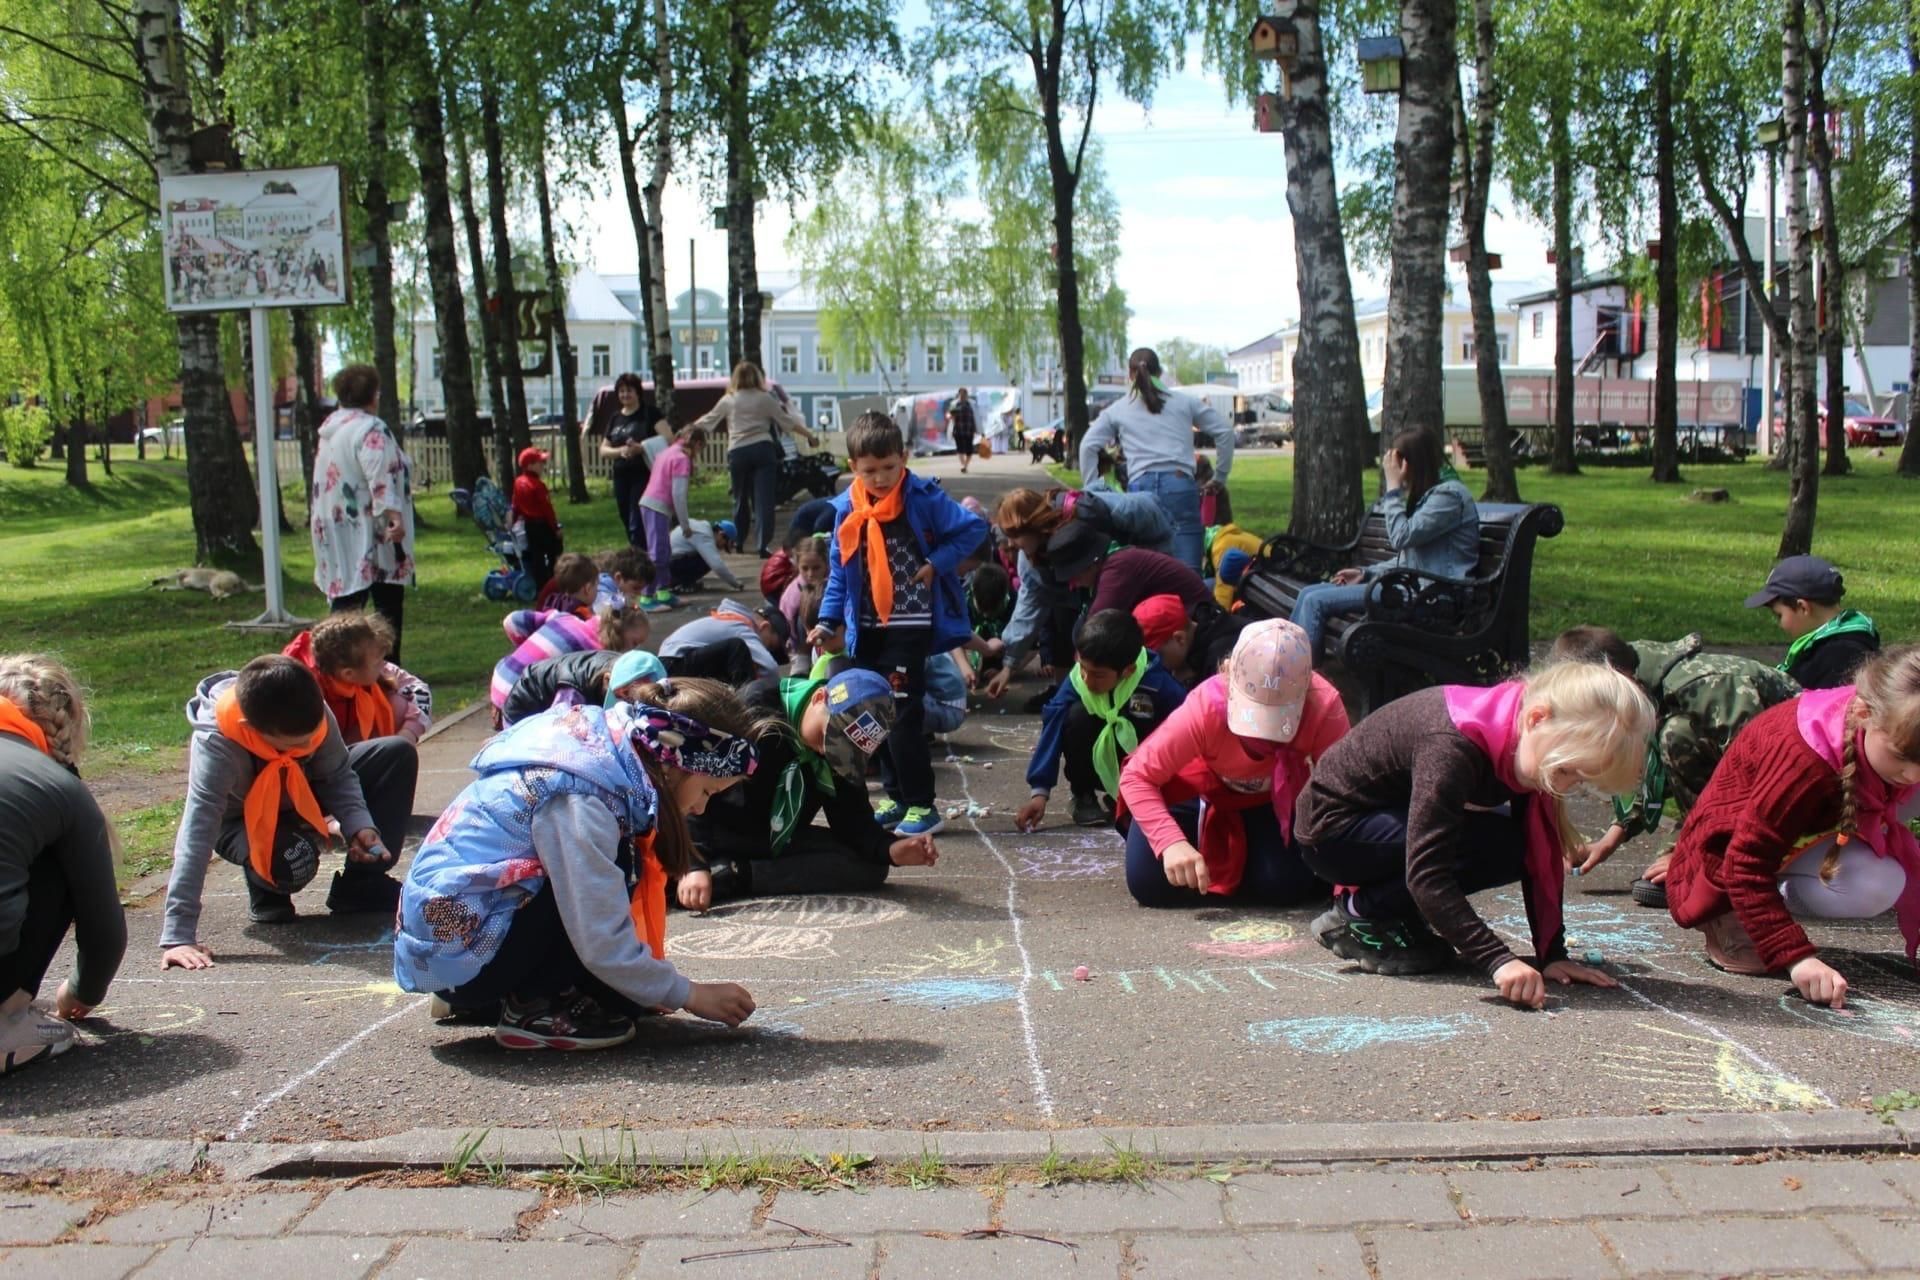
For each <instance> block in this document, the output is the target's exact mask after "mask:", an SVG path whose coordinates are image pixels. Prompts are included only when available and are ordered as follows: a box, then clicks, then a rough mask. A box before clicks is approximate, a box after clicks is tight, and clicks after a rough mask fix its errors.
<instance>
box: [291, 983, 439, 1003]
mask: <svg viewBox="0 0 1920 1280" xmlns="http://www.w3.org/2000/svg"><path fill="white" fill-rule="evenodd" d="M286 994H287V995H289V996H291V997H293V998H294V999H296V1000H299V1001H300V1003H302V1004H350V1003H357V1002H359V1001H371V1002H377V1003H378V1004H379V1005H380V1007H381V1008H383V1009H391V1008H393V1007H394V1006H395V1005H397V1004H399V1003H400V1002H401V1001H402V1000H411V999H413V998H414V996H413V993H412V992H408V991H402V990H401V989H400V987H399V984H398V983H396V982H394V981H393V979H391V978H386V979H381V980H376V981H371V982H343V983H338V984H336V985H334V986H327V987H310V988H308V989H306V990H304V991H289V992H287V993H286Z"/></svg>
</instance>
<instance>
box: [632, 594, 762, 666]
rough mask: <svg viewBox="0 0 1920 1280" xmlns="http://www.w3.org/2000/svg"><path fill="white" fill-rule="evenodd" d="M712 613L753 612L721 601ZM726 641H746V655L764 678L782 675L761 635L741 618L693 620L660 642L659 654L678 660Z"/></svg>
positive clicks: (678, 627)
mask: <svg viewBox="0 0 1920 1280" xmlns="http://www.w3.org/2000/svg"><path fill="white" fill-rule="evenodd" d="M713 612H714V613H733V614H739V615H740V617H751V616H752V615H753V610H751V609H749V608H747V607H746V606H744V605H741V604H737V603H735V602H734V601H732V600H722V601H721V602H720V603H719V604H717V605H715V606H714V609H713ZM723 640H744V641H746V642H747V652H748V653H750V654H752V655H753V665H754V668H755V670H757V671H758V672H759V673H760V674H761V675H763V676H771V675H778V674H779V673H780V664H779V663H778V662H777V661H775V660H774V656H773V655H772V654H771V653H769V652H768V651H767V646H766V645H765V644H764V643H762V642H761V639H760V633H759V632H758V631H755V630H754V629H753V628H752V627H751V626H749V625H748V624H747V623H744V622H741V621H740V620H739V619H738V618H716V617H714V616H712V614H709V615H708V616H706V617H704V618H691V619H689V620H688V621H686V622H683V623H681V624H680V625H679V626H677V627H675V628H674V629H673V634H671V635H669V636H668V637H667V638H666V639H665V640H662V641H661V642H660V650H659V652H660V656H661V657H663V658H678V657H681V656H682V655H685V654H689V653H692V652H693V651H694V650H695V649H699V648H702V647H703V646H705V645H710V644H719V643H720V642H721V641H723Z"/></svg>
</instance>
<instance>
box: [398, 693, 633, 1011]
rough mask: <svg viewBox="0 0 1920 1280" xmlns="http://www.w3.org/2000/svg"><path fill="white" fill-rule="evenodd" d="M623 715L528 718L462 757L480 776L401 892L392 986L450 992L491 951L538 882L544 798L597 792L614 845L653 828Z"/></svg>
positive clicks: (444, 817) (438, 828) (625, 711)
mask: <svg viewBox="0 0 1920 1280" xmlns="http://www.w3.org/2000/svg"><path fill="white" fill-rule="evenodd" d="M630 718H631V710H630V708H628V707H627V705H626V704H625V703H621V704H619V705H617V706H615V707H613V708H612V709H611V710H604V709H602V708H600V707H594V706H576V707H568V708H566V709H565V710H564V711H559V710H556V711H552V712H548V713H546V714H543V715H536V716H532V717H529V718H528V719H526V720H522V721H520V722H519V723H518V724H516V725H515V726H513V728H511V729H509V730H507V731H506V732H505V733H503V734H501V735H500V736H499V737H497V738H495V739H494V740H493V741H492V742H490V743H488V744H487V746H486V747H485V749H483V750H482V751H481V752H480V754H479V755H477V756H475V757H474V758H473V765H472V768H473V770H474V772H475V773H478V774H479V775H480V776H479V778H477V779H476V780H474V781H473V782H471V783H469V784H468V785H467V788H466V789H465V790H464V791H462V792H461V793H460V794H459V795H458V796H456V797H454V801H453V803H452V804H450V805H448V806H447V809H446V812H444V813H442V814H441V815H440V820H439V821H438V822H436V823H434V824H433V830H432V831H431V832H429V833H428V834H427V838H426V841H425V843H423V844H422V845H421V846H420V851H419V852H418V853H417V854H415V855H414V859H413V865H412V866H411V867H410V868H409V869H408V871H407V879H406V884H405V885H404V886H403V888H402V890H401V894H400V919H399V926H398V928H397V929H396V930H395V932H394V943H393V980H394V981H395V982H396V983H398V984H399V986H400V988H401V989H402V990H404V991H447V990H451V989H452V988H454V987H458V986H462V985H464V984H466V983H468V982H471V981H472V980H473V979H474V978H475V977H476V976H478V975H479V973H480V970H481V969H483V968H485V967H486V965H487V963H488V962H489V961H490V960H492V959H493V957H494V955H495V953H497V952H498V951H499V949H500V944H501V942H502V941H503V940H504V939H505V938H506V936H507V929H508V927H509V926H510V925H511V924H512V921H513V913H514V912H515V911H516V910H518V909H519V908H520V907H521V906H522V905H524V904H525V903H526V902H527V901H528V900H529V899H531V898H532V897H533V896H534V895H536V894H538V893H539V892H540V889H541V887H542V886H543V885H545V883H546V870H545V868H544V867H543V866H542V865H541V862H540V859H539V858H538V857H537V856H536V855H535V853H534V848H533V815H534V812H535V811H536V810H537V809H539V808H540V806H541V805H542V804H544V803H546V802H547V801H548V800H549V799H551V798H553V797H555V796H559V795H569V794H570V795H581V796H590V797H592V798H594V799H597V800H599V801H600V802H601V803H602V804H605V805H606V806H607V808H608V810H609V811H610V812H611V813H612V814H613V817H614V820H615V821H616V822H617V823H618V824H619V826H620V834H621V837H622V839H623V841H624V840H625V839H626V838H627V837H630V836H633V835H642V834H645V833H646V832H648V831H651V830H652V829H653V825H654V814H655V810H656V807H657V798H656V795H655V792H654V789H653V782H652V780H651V779H650V778H649V777H648V776H647V771H646V767H645V766H644V765H642V764H641V763H640V758H639V757H638V756H637V755H635V754H634V753H633V749H632V748H631V747H630V746H628V745H627V742H628V738H629V734H630V727H631V726H630ZM633 874H634V873H633V871H632V870H631V869H629V871H628V877H629V885H628V888H629V889H631V888H632V884H631V880H632V877H633Z"/></svg>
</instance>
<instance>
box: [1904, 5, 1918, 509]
mask: <svg viewBox="0 0 1920 1280" xmlns="http://www.w3.org/2000/svg"><path fill="white" fill-rule="evenodd" d="M1907 75H1908V76H1909V77H1911V78H1912V80H1913V81H1915V82H1920V0H1907ZM1908 103H1909V105H1908V109H1907V146H1908V148H1909V150H1908V156H1907V442H1906V444H1904V445H1902V446H1901V449H1900V474H1901V475H1903V476H1920V94H1916V95H1914V96H1913V97H1912V98H1910V99H1909V100H1908Z"/></svg>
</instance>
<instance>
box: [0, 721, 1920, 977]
mask: <svg viewBox="0 0 1920 1280" xmlns="http://www.w3.org/2000/svg"><path fill="white" fill-rule="evenodd" d="M1853 696H1854V695H1853V686H1852V685H1841V686H1840V687H1839V688H1837V689H1809V690H1807V692H1805V693H1803V694H1801V695H1800V704H1799V710H1798V714H1797V716H1796V721H1797V723H1798V724H1799V726H1800V737H1801V739H1802V740H1803V741H1804V742H1805V743H1806V744H1807V746H1809V747H1811V748H1812V749H1813V753H1814V754H1815V755H1817V756H1819V757H1820V758H1821V759H1822V760H1824V761H1826V762H1827V764H1828V765H1829V766H1830V767H1832V769H1833V770H1834V772H1836V773H1838V772H1839V771H1840V768H1841V766H1842V765H1843V764H1844V763H1845V746H1846V736H1847V733H1848V731H1849V730H1851V731H1852V732H1853V734H1854V735H1855V738H1854V743H1853V759H1854V768H1853V803H1854V830H1855V831H1856V832H1857V833H1858V836H1857V838H1858V839H1859V840H1860V841H1861V843H1863V844H1865V845H1866V846H1867V847H1868V848H1869V849H1871V850H1873V851H1874V852H1875V853H1877V854H1879V855H1880V856H1881V857H1883V858H1892V859H1893V860H1894V861H1895V862H1897V863H1899V864H1900V869H1901V870H1902V871H1905V872H1906V873H1907V884H1906V887H1905V888H1904V889H1902V890H1901V891H1900V900H1899V901H1898V902H1896V903H1895V904H1894V915H1895V917H1896V918H1897V919H1898V920H1899V922H1900V933H1901V936H1903V937H1904V938H1906V940H1907V959H1909V960H1911V959H1913V957H1914V952H1915V951H1916V950H1920V840H1915V839H1914V836H1913V832H1912V831H1911V830H1909V829H1908V827H1907V824H1906V823H1904V822H1902V821H1900V816H1899V815H1900V809H1901V807H1902V806H1903V805H1904V804H1905V803H1906V801H1907V799H1908V797H1910V796H1911V795H1912V794H1913V793H1914V790H1915V788H1913V787H1906V788H1903V789H1902V790H1900V791H1895V790H1894V789H1893V788H1892V787H1890V786H1888V785H1887V780H1886V779H1885V778H1882V777H1881V776H1880V775H1879V774H1878V773H1875V772H1874V770H1873V766H1872V765H1870V764H1868V763H1867V750H1866V746H1865V744H1863V743H1862V742H1861V741H1860V739H1861V738H1862V737H1864V736H1865V735H1866V727H1865V726H1864V725H1856V724H1851V723H1850V722H1849V721H1848V718H1847V711H1848V709H1849V707H1850V706H1851V705H1852V702H1853ZM0 705H4V704H0Z"/></svg>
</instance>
